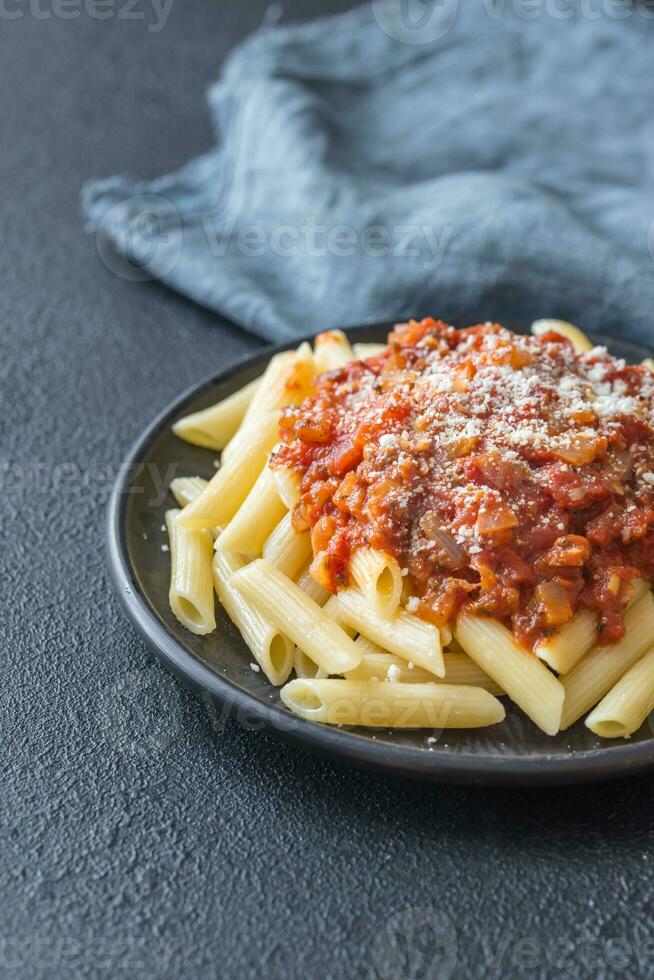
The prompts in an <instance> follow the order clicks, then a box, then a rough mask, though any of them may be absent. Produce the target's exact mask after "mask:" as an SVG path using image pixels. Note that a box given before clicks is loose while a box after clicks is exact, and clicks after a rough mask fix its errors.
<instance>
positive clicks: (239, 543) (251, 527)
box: [216, 466, 286, 557]
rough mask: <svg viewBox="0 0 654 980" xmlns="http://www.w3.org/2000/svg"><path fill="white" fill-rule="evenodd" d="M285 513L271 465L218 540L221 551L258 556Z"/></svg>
mask: <svg viewBox="0 0 654 980" xmlns="http://www.w3.org/2000/svg"><path fill="white" fill-rule="evenodd" d="M285 513H286V507H285V506H284V504H283V503H282V501H281V500H280V497H279V494H278V492H277V486H276V484H275V481H274V480H273V477H272V473H271V471H270V469H269V468H268V466H264V468H263V469H262V470H261V473H260V474H259V476H258V477H257V479H256V482H255V484H254V486H253V487H252V489H251V490H250V492H249V494H248V495H247V497H246V498H245V500H244V501H243V503H242V504H241V506H240V507H239V509H238V510H237V511H236V513H235V514H234V516H233V517H232V519H231V521H230V522H229V524H228V525H227V526H226V527H225V529H224V531H223V532H222V534H221V535H220V537H219V538H218V540H217V542H216V548H218V549H220V550H221V551H234V552H236V553H238V554H241V555H252V556H253V557H259V556H260V555H261V553H262V551H263V546H264V544H265V542H266V539H267V538H268V537H269V536H270V534H271V532H272V531H273V530H274V528H275V527H276V526H277V524H279V522H280V521H281V519H282V517H283V516H284V514H285Z"/></svg>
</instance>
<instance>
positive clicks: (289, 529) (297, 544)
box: [263, 514, 311, 578]
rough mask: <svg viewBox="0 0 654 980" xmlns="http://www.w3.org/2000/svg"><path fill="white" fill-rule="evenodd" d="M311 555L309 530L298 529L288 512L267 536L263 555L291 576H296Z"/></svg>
mask: <svg viewBox="0 0 654 980" xmlns="http://www.w3.org/2000/svg"><path fill="white" fill-rule="evenodd" d="M310 555H311V538H310V536H309V532H308V531H301V532H299V531H296V530H295V528H294V527H293V525H292V524H291V515H290V514H286V516H285V517H283V518H282V519H281V521H280V522H279V524H278V525H277V527H276V528H275V529H274V531H273V532H272V533H271V534H270V536H269V537H268V538H267V540H266V543H265V544H264V546H263V557H264V558H265V559H266V561H267V562H269V563H270V564H271V565H273V566H274V567H275V568H277V569H278V570H279V571H280V572H282V573H283V574H284V575H288V577H289V578H294V577H295V576H296V575H297V573H298V572H299V570H300V569H301V568H302V566H303V565H304V564H306V562H307V559H308V558H309V556H310Z"/></svg>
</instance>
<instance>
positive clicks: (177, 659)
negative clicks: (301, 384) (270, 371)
mask: <svg viewBox="0 0 654 980" xmlns="http://www.w3.org/2000/svg"><path fill="white" fill-rule="evenodd" d="M388 326H389V323H388V321H385V322H382V323H374V322H371V323H367V324H360V325H357V326H353V327H347V328H344V332H345V333H346V334H348V335H352V334H354V335H355V336H354V337H353V338H352V339H353V342H354V343H356V334H357V333H363V332H365V331H367V332H370V331H372V330H375V329H379V330H382V329H388ZM313 336H314V334H313V333H310V334H307V335H306V336H303V337H299V338H297V339H294V340H288V341H285V342H282V343H279V344H268V345H265V346H264V347H261V348H257V349H256V350H254V351H252V352H250V353H248V354H246V355H244V356H243V357H240V358H239V359H238V360H236V361H235V362H234V363H232V364H231V365H229V366H228V367H227V368H224V369H223V370H222V371H219V372H217V373H215V372H214V373H212V374H210V375H208V376H206V377H205V378H204V379H202V380H201V381H199V382H196V383H194V384H192V385H190V386H189V387H187V388H186V389H185V390H184V391H183V392H182V393H181V394H180V395H178V396H177V397H175V398H173V399H172V400H171V401H170V402H169V403H168V404H167V405H166V406H165V407H164V408H163V409H162V410H161V411H160V412H159V413H158V414H157V416H156V417H155V418H154V419H153V420H152V421H151V422H150V423H149V425H147V426H146V427H145V429H144V430H143V431H142V432H141V434H140V435H139V436H138V437H137V438H136V439H135V440H134V441H133V443H132V445H131V446H130V448H129V450H128V452H127V453H126V455H125V457H124V459H123V461H122V463H121V464H120V466H119V469H118V476H117V478H116V480H115V481H114V485H113V487H112V491H111V495H110V497H109V501H108V504H107V522H106V552H107V558H108V564H109V571H110V576H111V580H112V584H113V586H114V591H115V592H116V594H117V596H118V599H119V601H120V603H121V605H122V607H123V609H124V611H125V612H126V614H127V617H128V619H129V620H130V622H131V624H132V625H133V626H134V627H135V628H136V631H137V633H138V634H139V635H140V636H141V638H142V639H143V640H144V641H145V643H146V646H147V647H148V648H149V649H150V650H151V651H152V652H153V653H154V654H155V656H156V657H157V659H158V660H159V661H160V662H161V663H163V664H164V665H165V666H167V667H168V668H170V669H171V670H172V671H173V672H174V673H175V674H176V675H177V676H178V677H180V678H181V679H182V680H183V681H185V682H186V683H187V684H189V685H190V686H192V687H193V688H195V689H196V690H201V691H205V692H208V693H209V694H210V695H211V697H212V698H214V699H216V700H217V701H219V702H220V703H223V704H226V705H228V706H229V707H230V708H233V709H235V711H236V713H237V714H236V717H237V719H238V712H244V713H246V714H248V715H249V716H255V717H257V718H258V719H261V721H262V722H263V724H264V727H265V730H266V731H267V732H268V733H269V734H272V735H273V736H275V737H277V738H281V739H282V740H284V741H287V742H291V743H292V744H293V745H294V746H296V747H299V748H302V749H304V750H305V751H313V752H316V753H318V754H320V755H323V756H327V757H329V758H330V759H331V760H332V761H335V762H340V763H343V764H344V763H347V764H350V765H354V766H356V767H363V768H367V769H372V770H376V771H378V772H385V773H391V774H393V775H396V776H401V777H405V778H413V779H421V780H428V781H434V782H454V783H465V784H477V785H546V784H550V785H551V784H554V783H559V784H564V783H582V782H599V781H602V780H606V779H610V778H619V777H623V776H626V775H630V774H636V773H640V772H644V771H646V770H648V769H650V768H653V767H654V737H652V738H651V739H647V740H645V741H642V742H634V743H626V744H618V745H606V746H600V747H599V748H595V749H584V750H580V751H577V752H575V751H571V752H570V754H569V755H556V756H550V755H547V754H543V753H534V754H533V755H527V756H525V757H524V758H520V757H516V756H508V757H507V756H504V755H500V754H498V755H486V754H479V753H474V754H473V753H468V752H465V751H457V752H452V751H447V750H441V751H438V752H436V751H430V750H429V749H427V748H420V747H417V746H407V745H392V744H389V743H388V742H377V741H375V740H374V739H373V738H370V737H362V736H361V735H355V734H352V733H351V732H350V731H347V730H344V729H340V728H338V727H332V726H329V725H320V724H318V723H317V722H313V721H307V720H305V719H300V718H298V717H296V716H295V715H293V714H291V712H289V711H288V710H287V709H285V708H284V707H283V706H280V705H277V704H270V705H267V704H265V703H264V702H262V701H261V700H259V699H258V698H257V697H256V696H255V695H254V694H250V693H249V692H248V691H244V690H242V689H241V688H239V687H238V686H237V685H235V684H233V683H232V682H231V681H230V680H229V678H227V677H225V676H223V675H222V674H220V673H217V672H216V671H215V670H212V668H211V667H209V666H207V665H205V664H203V663H202V662H201V661H200V660H199V659H197V658H196V657H195V656H194V655H193V654H192V653H191V652H190V651H188V650H187V649H185V648H184V647H183V646H182V645H181V644H180V643H179V642H178V640H177V639H176V637H175V636H174V634H172V633H171V632H169V631H168V629H167V628H166V626H165V625H164V624H163V623H162V622H161V621H160V620H159V619H158V618H157V617H156V615H155V614H154V613H153V611H152V610H151V608H150V605H149V603H148V600H147V599H146V597H145V595H144V594H143V593H142V592H141V590H140V587H139V584H138V581H137V577H136V574H135V572H134V569H133V566H132V564H131V561H130V557H129V546H128V542H127V528H126V508H127V501H128V499H129V493H128V492H127V491H128V488H129V486H130V482H131V480H132V475H133V473H134V471H135V467H136V466H137V464H138V462H139V460H140V459H141V458H142V457H143V455H144V454H145V453H146V452H147V450H148V448H149V447H150V445H151V443H152V442H153V440H154V439H155V438H156V437H157V435H158V434H159V433H160V432H161V431H162V430H163V429H164V427H166V426H169V425H170V421H171V419H172V418H173V417H174V416H175V415H177V414H178V413H179V412H180V410H181V409H182V408H183V406H184V405H185V404H186V403H187V402H189V401H191V400H192V399H195V398H197V397H198V395H200V394H202V393H203V392H204V391H206V390H207V389H208V388H210V387H213V386H215V385H217V384H222V383H224V382H227V381H229V380H230V378H232V377H233V376H234V375H236V374H238V373H240V372H241V371H243V370H244V369H246V368H248V367H250V366H254V365H255V364H257V363H258V362H259V361H262V362H263V361H265V360H267V359H269V358H270V357H272V356H273V355H274V354H276V353H279V352H280V351H283V350H288V349H289V348H291V347H294V346H296V345H297V344H298V343H301V342H302V341H303V340H310V339H312V338H313ZM594 337H595V339H597V340H599V341H607V340H608V341H610V339H611V338H605V337H602V336H600V335H597V334H596V335H594ZM362 342H365V341H362ZM628 343H629V342H628ZM631 343H632V345H633V346H634V347H635V348H639V349H640V350H642V351H646V348H645V347H642V346H641V345H635V344H633V342H631Z"/></svg>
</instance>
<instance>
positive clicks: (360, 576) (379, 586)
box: [348, 547, 402, 619]
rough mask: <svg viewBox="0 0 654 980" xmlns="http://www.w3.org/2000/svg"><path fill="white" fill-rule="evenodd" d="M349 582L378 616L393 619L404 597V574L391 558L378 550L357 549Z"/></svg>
mask: <svg viewBox="0 0 654 980" xmlns="http://www.w3.org/2000/svg"><path fill="white" fill-rule="evenodd" d="M348 572H349V575H350V578H351V579H352V580H353V582H354V584H355V585H356V586H357V588H358V589H359V591H360V592H362V593H363V595H364V596H365V597H366V599H367V601H368V602H369V603H370V605H371V606H372V607H373V608H374V609H375V610H376V612H377V613H378V615H379V616H383V617H384V618H385V619H388V618H390V617H391V616H392V615H393V614H394V613H395V612H396V610H397V608H398V606H399V604H400V598H401V596H402V573H401V571H400V566H399V565H398V563H397V562H396V560H395V559H394V558H393V557H392V556H391V555H387V554H385V553H384V552H383V551H377V550H376V549H375V548H367V547H364V548H358V549H357V550H356V551H355V552H354V553H353V555H352V557H351V558H350V564H349V567H348Z"/></svg>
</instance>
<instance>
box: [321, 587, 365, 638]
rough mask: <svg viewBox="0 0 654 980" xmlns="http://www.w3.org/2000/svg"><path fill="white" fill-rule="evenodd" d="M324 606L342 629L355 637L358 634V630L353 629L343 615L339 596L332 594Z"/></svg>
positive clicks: (326, 611) (327, 613)
mask: <svg viewBox="0 0 654 980" xmlns="http://www.w3.org/2000/svg"><path fill="white" fill-rule="evenodd" d="M322 608H323V610H324V612H325V613H326V615H327V616H329V618H330V619H333V620H334V622H335V623H338V625H339V626H340V627H341V629H342V630H343V631H344V632H345V633H347V635H348V636H353V637H354V636H356V635H357V631H356V630H355V629H352V627H351V626H350V625H349V624H348V623H347V622H346V621H345V620H344V619H343V617H342V616H341V607H340V605H339V602H338V596H335V595H331V596H330V597H329V599H328V600H327V602H326V603H325V605H324V606H323V607H322Z"/></svg>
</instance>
